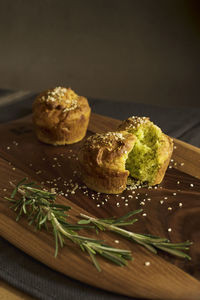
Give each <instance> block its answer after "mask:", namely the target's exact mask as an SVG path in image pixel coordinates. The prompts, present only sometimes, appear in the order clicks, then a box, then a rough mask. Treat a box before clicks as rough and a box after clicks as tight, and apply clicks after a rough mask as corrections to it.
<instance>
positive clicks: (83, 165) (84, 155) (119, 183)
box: [79, 131, 136, 194]
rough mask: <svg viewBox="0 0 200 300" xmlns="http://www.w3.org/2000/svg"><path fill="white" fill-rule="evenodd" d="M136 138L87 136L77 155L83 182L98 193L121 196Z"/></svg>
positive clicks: (124, 134)
mask: <svg viewBox="0 0 200 300" xmlns="http://www.w3.org/2000/svg"><path fill="white" fill-rule="evenodd" d="M135 141H136V137H135V136H134V135H133V134H132V133H128V132H126V131H119V132H108V133H105V134H95V135H92V136H90V137H89V138H88V139H87V140H86V141H85V143H84V144H83V146H82V148H81V149H80V152H79V163H80V169H81V173H82V179H83V182H84V183H85V184H86V185H87V187H89V188H91V189H92V190H95V191H97V192H101V193H108V194H118V193H121V192H122V191H123V190H124V189H125V188H126V184H127V178H128V175H129V171H128V170H126V168H125V164H126V160H127V158H128V155H129V153H130V151H131V150H132V149H133V146H134V144H135Z"/></svg>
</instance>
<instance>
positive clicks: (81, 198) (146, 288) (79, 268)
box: [0, 114, 200, 300]
mask: <svg viewBox="0 0 200 300" xmlns="http://www.w3.org/2000/svg"><path fill="white" fill-rule="evenodd" d="M119 123H120V121H118V120H115V119H111V118H108V117H104V116H100V115H96V114H92V116H91V119H90V124H89V128H88V133H87V135H90V134H92V133H94V132H105V131H108V130H115V129H116V128H117V126H118V124H119ZM0 135H1V145H0V174H1V176H0V190H1V193H0V195H1V196H0V235H1V236H2V237H3V238H5V239H7V240H8V241H9V242H10V243H12V244H13V245H15V246H16V247H18V248H19V249H21V250H22V251H24V252H25V253H27V254H28V255H30V256H32V257H34V258H35V259H37V260H39V261H40V262H42V263H44V264H46V265H47V266H49V267H51V268H52V269H54V270H56V271H58V272H61V273H63V274H65V275H67V276H70V277H72V278H74V279H77V280H79V281H81V282H84V283H87V284H90V285H92V286H95V287H97V288H101V289H105V290H107V291H111V292H114V293H119V294H123V295H126V296H130V297H136V298H145V299H162V300H164V299H182V300H184V299H185V300H188V299H191V300H192V299H196V300H197V299H200V281H199V280H200V180H199V179H200V149H198V148H196V147H194V146H191V145H189V144H187V143H184V142H182V141H179V140H176V139H174V145H175V149H174V152H173V156H172V160H171V163H170V166H169V168H168V170H167V172H166V175H165V178H164V180H163V182H162V183H161V184H160V185H159V186H157V187H156V188H152V189H148V188H145V187H143V188H137V189H136V190H133V191H128V190H127V191H124V192H123V193H122V194H120V195H119V196H116V195H106V194H100V195H98V194H97V193H96V192H93V191H91V190H87V189H86V188H85V187H84V185H83V184H82V182H81V179H80V176H79V168H78V160H77V153H78V149H79V148H80V146H81V144H82V142H83V141H81V142H79V143H77V144H74V145H68V146H59V147H54V146H51V145H45V144H43V143H40V142H39V141H38V140H37V139H36V137H35V135H34V131H33V128H32V122H31V116H27V117H25V118H23V119H19V120H16V121H12V122H10V123H7V124H4V125H1V126H0ZM27 176H28V178H29V179H30V180H35V181H36V182H38V183H41V184H42V185H44V187H46V188H52V187H54V188H58V190H59V191H62V192H63V193H64V194H67V195H65V196H58V197H57V202H58V203H62V204H66V205H69V206H71V207H72V209H71V210H70V213H69V214H70V217H69V219H70V220H71V221H72V222H77V221H78V215H79V214H80V213H85V214H89V215H91V216H96V217H99V218H101V217H104V218H105V217H112V216H118V217H119V216H121V215H123V214H125V213H127V212H129V211H130V210H134V209H138V208H143V212H144V213H145V214H146V216H143V215H142V214H140V215H138V222H136V223H135V224H134V225H132V226H129V227H128V228H127V229H128V230H131V231H134V232H137V233H151V234H154V235H158V236H162V237H163V236H165V237H167V238H169V239H170V240H171V241H173V242H181V241H186V240H191V241H193V245H192V246H191V248H190V251H189V255H190V256H191V257H192V260H191V261H186V260H183V259H179V258H175V257H173V256H170V255H168V254H165V253H162V252H159V253H158V254H157V255H154V254H152V253H150V252H149V251H148V250H146V249H144V248H143V247H142V246H139V245H137V244H134V243H131V242H130V241H128V240H125V239H123V238H121V237H120V236H117V235H115V234H114V233H110V232H101V233H99V236H98V238H99V239H103V240H105V241H106V242H107V243H108V244H110V245H112V246H115V247H119V248H125V249H130V250H131V251H132V255H133V258H134V259H133V260H132V261H129V262H128V264H127V266H125V267H118V266H116V265H114V264H112V263H110V262H109V261H106V260H103V259H102V258H101V257H98V261H99V263H100V265H101V269H102V271H101V272H100V273H99V272H98V271H97V270H96V269H95V267H94V266H93V264H92V262H91V261H90V258H89V256H88V255H87V254H86V253H84V252H82V251H81V250H80V249H79V248H77V247H76V246H75V245H73V244H71V243H70V242H69V241H67V242H66V246H65V247H64V248H63V249H59V253H58V257H57V258H55V257H54V238H53V236H52V235H51V234H50V233H47V232H45V231H41V232H36V231H35V229H34V228H33V227H32V226H29V225H27V222H26V219H25V218H22V219H21V220H20V221H19V222H16V221H15V218H16V213H15V212H14V211H12V210H11V209H10V204H9V203H8V202H7V201H6V200H5V199H4V196H10V194H11V191H12V187H11V186H10V184H9V182H10V181H12V182H16V183H17V182H18V181H19V180H21V179H22V178H24V177H27ZM70 180H71V181H70ZM70 183H72V184H73V187H75V189H74V191H72V190H73V188H69V184H70ZM68 189H70V191H67V190H68ZM71 192H72V193H71ZM142 203H144V205H142ZM180 203H182V207H180ZM127 204H128V205H127ZM169 207H171V208H172V209H171V210H169V209H168V208H169ZM168 228H171V229H172V230H171V232H169V231H168ZM81 233H82V234H85V235H87V236H89V237H95V238H96V235H95V233H94V231H92V230H89V229H87V230H82V231H81ZM116 240H117V241H118V242H119V243H116ZM13 259H14V258H13ZM147 261H148V262H150V265H149V266H146V265H145V262H147Z"/></svg>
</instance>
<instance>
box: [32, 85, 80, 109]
mask: <svg viewBox="0 0 200 300" xmlns="http://www.w3.org/2000/svg"><path fill="white" fill-rule="evenodd" d="M78 98H79V96H78V95H77V94H76V93H75V92H74V91H73V90H72V89H71V88H65V87H56V88H54V89H50V90H47V91H44V92H42V93H41V94H39V95H38V96H37V98H36V102H40V103H47V104H49V105H51V106H52V107H54V106H55V105H56V106H57V105H60V106H64V107H65V108H64V110H65V111H70V110H74V109H76V108H77V107H78V105H79V103H78Z"/></svg>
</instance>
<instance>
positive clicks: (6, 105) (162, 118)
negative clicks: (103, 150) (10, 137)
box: [0, 89, 200, 300]
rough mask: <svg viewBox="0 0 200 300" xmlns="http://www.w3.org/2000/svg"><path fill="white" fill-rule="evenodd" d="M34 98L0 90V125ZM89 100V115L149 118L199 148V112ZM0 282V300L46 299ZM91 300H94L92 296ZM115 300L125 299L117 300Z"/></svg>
mask: <svg viewBox="0 0 200 300" xmlns="http://www.w3.org/2000/svg"><path fill="white" fill-rule="evenodd" d="M34 98H35V93H33V92H24V91H10V90H4V89H0V108H1V110H0V123H4V122H7V121H10V120H13V119H17V118H19V117H23V116H25V115H27V114H28V113H31V104H32V102H33V99H34ZM89 100H90V105H91V107H92V111H93V112H96V113H100V114H104V115H107V116H110V117H114V118H118V119H125V118H127V117H128V116H130V111H131V112H132V113H131V115H140V116H142V115H143V116H144V115H145V116H147V115H149V116H150V118H151V119H152V120H153V121H154V122H155V123H156V124H158V125H159V126H160V127H161V128H162V129H163V131H164V132H165V133H167V134H169V135H171V136H173V137H176V138H179V139H182V140H183V141H186V142H189V143H191V144H193V145H195V146H197V147H199V146H200V108H175V107H173V108H170V107H166V108H162V107H158V106H148V105H143V104H137V103H125V102H113V101H103V100H98V99H89ZM169 120H170V122H169ZM5 242H6V241H5ZM6 243H7V242H6ZM8 247H9V246H8ZM0 257H1V254H0ZM0 278H2V280H0V296H1V299H13V300H15V299H16V300H17V299H27V300H29V299H34V298H32V297H37V298H39V299H46V298H45V297H44V298H43V297H42V296H41V297H38V295H37V293H35V291H34V290H33V289H32V290H31V295H32V297H31V296H28V294H27V293H24V292H23V291H22V290H24V291H26V292H27V290H25V289H24V288H23V285H20V284H18V281H17V280H16V279H15V280H12V279H11V278H7V277H6V276H5V277H4V276H3V273H2V272H1V273H0ZM19 281H20V279H19ZM13 286H15V287H13ZM16 287H17V288H16ZM19 289H20V290H21V291H20V290H19ZM79 293H80V292H79ZM87 293H89V295H90V296H92V295H93V294H92V293H93V291H91V290H89V291H87ZM87 293H84V297H85V298H84V297H82V299H87V296H88V294H87ZM93 298H94V299H95V296H94V297H93ZM117 298H118V297H117ZM52 299H53V298H52ZM65 299H68V298H65ZM69 299H70V298H69ZM91 299H92V298H91ZM96 299H100V298H96ZM101 299H112V298H111V297H110V295H109V294H108V295H107V294H105V295H103V298H101ZM113 299H114V298H113ZM119 299H127V298H126V297H119Z"/></svg>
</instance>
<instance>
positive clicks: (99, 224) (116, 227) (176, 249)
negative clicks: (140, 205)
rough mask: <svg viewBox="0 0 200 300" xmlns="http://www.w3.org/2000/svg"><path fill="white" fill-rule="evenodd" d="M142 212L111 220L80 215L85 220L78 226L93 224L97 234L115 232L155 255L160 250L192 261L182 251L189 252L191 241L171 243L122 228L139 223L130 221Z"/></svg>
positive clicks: (133, 212) (134, 220)
mask: <svg viewBox="0 0 200 300" xmlns="http://www.w3.org/2000/svg"><path fill="white" fill-rule="evenodd" d="M141 211H142V209H139V210H135V211H131V212H129V213H127V214H126V215H124V216H122V217H120V218H110V219H97V218H93V217H90V216H87V215H85V214H80V216H81V217H82V218H84V219H82V220H80V221H79V222H78V224H80V225H83V224H93V225H95V227H96V230H97V232H98V230H109V231H113V232H115V233H117V234H120V235H122V236H123V237H125V238H128V239H129V240H131V241H134V242H136V243H138V244H140V245H142V246H144V247H145V248H147V249H148V250H149V251H151V252H153V253H154V254H157V249H159V250H162V251H164V252H168V253H170V254H172V255H175V256H178V257H181V258H187V259H188V260H190V259H191V257H190V256H189V255H188V254H186V253H184V252H183V251H181V250H189V246H190V245H192V242H190V241H186V242H183V243H171V242H170V241H169V240H168V239H166V238H161V237H158V236H153V235H150V234H139V233H134V232H131V231H128V230H125V229H123V228H120V227H123V226H127V225H131V224H133V223H135V222H137V219H135V218H133V219H130V218H131V217H132V216H133V215H135V214H138V213H140V212H141Z"/></svg>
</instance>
